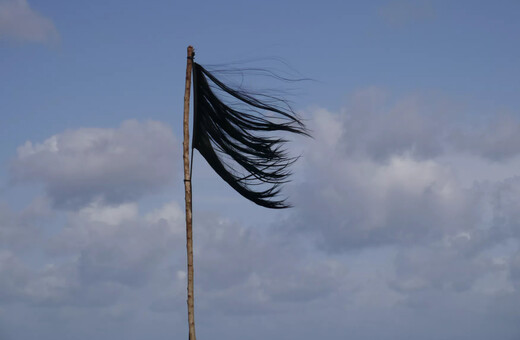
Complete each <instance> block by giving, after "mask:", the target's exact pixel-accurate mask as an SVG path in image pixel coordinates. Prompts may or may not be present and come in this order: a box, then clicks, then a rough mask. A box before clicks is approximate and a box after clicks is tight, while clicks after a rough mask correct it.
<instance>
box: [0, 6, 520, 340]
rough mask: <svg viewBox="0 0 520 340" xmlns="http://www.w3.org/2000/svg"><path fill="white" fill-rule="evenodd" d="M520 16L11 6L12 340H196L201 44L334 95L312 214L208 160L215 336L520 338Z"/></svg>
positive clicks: (303, 188) (318, 93) (496, 11)
mask: <svg viewBox="0 0 520 340" xmlns="http://www.w3.org/2000/svg"><path fill="white" fill-rule="evenodd" d="M519 10H520V4H519V3H518V2H516V1H500V2H491V1H422V0H417V1H409V0H396V1H371V2H346V1H327V2H301V1H299V2H297V1H257V2H244V1H217V2H215V1H211V2H210V1H203V2H178V3H177V2H174V1H154V2H144V1H143V2H139V1H119V0H114V1H86V2H81V3H80V2H70V1H68V2H67V1H46V2H36V1H30V0H0V77H1V79H2V81H1V82H0V122H1V124H0V338H2V339H8V340H11V339H16V340H17V339H24V340H25V339H91V338H97V339H114V338H115V339H117V338H127V339H142V338H145V337H146V338H157V339H171V338H172V337H173V338H175V339H176V338H184V337H186V336H187V327H186V326H187V322H186V316H185V314H186V313H185V312H186V306H185V296H184V295H185V258H184V256H185V255H184V252H185V250H184V242H185V241H184V231H183V228H184V225H183V223H184V220H183V215H182V209H183V190H182V185H181V184H182V181H181V176H180V174H181V167H182V164H181V143H180V141H181V139H182V135H181V124H182V123H181V122H182V104H183V94H184V93H183V87H184V74H185V64H186V47H187V46H188V45H190V44H191V45H193V46H194V47H195V49H196V60H197V61H198V62H199V63H201V64H202V65H205V64H218V63H230V62H231V63H232V62H235V61H241V60H248V61H251V64H252V65H255V63H257V64H258V63H261V62H262V60H266V59H269V58H281V59H283V60H284V61H285V62H286V63H287V64H288V65H289V67H290V69H289V70H290V71H291V72H294V73H296V74H297V75H301V76H303V77H308V78H312V79H313V81H304V82H298V83H297V84H296V85H297V91H296V95H294V96H293V97H291V100H293V102H294V107H295V109H297V110H298V111H300V112H301V114H302V115H303V116H304V117H305V118H306V119H307V121H308V122H309V127H310V128H311V129H312V131H313V134H314V139H312V140H305V139H297V140H295V143H293V144H292V148H293V149H294V151H295V153H297V152H301V153H302V155H303V157H302V158H301V159H300V161H299V162H298V164H296V167H295V169H294V170H295V180H294V182H293V183H292V184H291V185H289V186H287V187H286V192H287V194H288V195H289V196H290V200H291V201H292V202H293V204H294V205H295V207H294V208H293V209H291V210H287V211H282V212H279V211H275V212H273V211H270V210H266V209H262V208H259V207H256V206H254V205H253V204H251V203H249V202H247V201H245V200H243V199H242V198H241V197H239V196H238V195H237V194H236V193H234V192H233V191H232V190H230V189H229V188H227V187H226V185H225V184H224V183H222V181H221V180H220V179H218V178H217V177H216V175H214V174H213V173H212V171H211V169H209V168H208V167H207V166H206V165H205V164H204V161H203V159H202V158H201V157H199V156H198V155H196V157H195V166H196V167H195V170H194V190H195V192H194V194H195V196H194V202H195V203H194V204H195V242H196V253H195V261H196V280H197V281H196V294H197V295H196V297H197V300H196V306H197V314H196V322H197V331H198V336H199V338H208V337H210V336H211V337H212V338H215V339H239V338H243V337H247V338H250V339H264V338H266V337H271V338H272V337H274V338H280V339H304V340H305V339H314V338H316V337H323V336H324V335H325V336H328V337H329V338H333V339H344V338H346V337H348V338H351V339H359V340H365V339H366V340H368V339H396V338H398V339H406V338H413V339H441V338H442V339H477V340H478V339H489V338H494V339H511V340H513V339H518V337H519V336H520V328H519V327H518V325H517V320H518V318H519V317H520V309H519V308H518V306H519V305H520V304H519V302H520V250H519V245H520V244H519V241H520V214H519V211H520V210H519V208H520V177H518V175H519V174H520V137H518V136H520V116H519V112H520V99H519V96H518V93H520V80H519V79H520V68H519V67H518V60H519V57H520V47H519V44H518V43H517V36H518V35H519V33H520V23H519V22H518V20H517V17H518V15H517V13H518V11H519ZM266 84H267V85H269V84H268V83H266ZM253 85H254V84H253ZM264 85H265V84H264V83H262V86H264ZM275 85H279V84H275ZM282 85H283V84H282Z"/></svg>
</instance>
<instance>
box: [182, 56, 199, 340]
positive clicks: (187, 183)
mask: <svg viewBox="0 0 520 340" xmlns="http://www.w3.org/2000/svg"><path fill="white" fill-rule="evenodd" d="M194 55H195V53H194V52H193V47H192V46H188V60H187V64H186V88H185V92H184V142H183V143H182V145H183V149H184V155H183V158H184V192H185V199H186V252H187V258H188V299H187V303H188V325H189V340H196V337H195V316H194V309H195V308H194V305H195V303H194V299H193V234H192V211H191V175H190V88H191V69H192V67H193V56H194Z"/></svg>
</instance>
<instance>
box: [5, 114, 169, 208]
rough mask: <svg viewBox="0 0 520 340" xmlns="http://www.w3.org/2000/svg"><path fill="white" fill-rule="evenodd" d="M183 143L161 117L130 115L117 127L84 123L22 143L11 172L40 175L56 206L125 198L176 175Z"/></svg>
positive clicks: (18, 176) (19, 176)
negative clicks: (142, 119) (136, 118)
mask: <svg viewBox="0 0 520 340" xmlns="http://www.w3.org/2000/svg"><path fill="white" fill-rule="evenodd" d="M177 149H178V144H177V142H176V140H175V138H174V136H173V134H172V132H171V129H170V128H169V127H167V126H166V125H164V124H162V123H159V122H145V123H140V122H137V121H126V122H124V123H122V124H121V126H120V127H119V128H116V129H101V128H84V129H78V130H69V131H65V132H63V133H60V134H57V135H54V136H52V137H50V138H49V139H47V140H45V141H44V142H42V143H32V142H31V141H27V142H26V143H25V144H24V145H22V146H20V147H19V148H18V156H17V158H16V159H15V160H14V161H13V164H12V167H11V173H12V176H13V178H14V179H15V180H16V181H21V182H23V181H37V182H41V183H43V184H44V185H45V188H46V192H47V195H48V196H49V197H50V198H51V199H52V201H53V202H54V204H55V205H56V206H57V207H62V208H78V207H81V206H84V205H86V204H89V203H90V202H93V201H95V200H103V201H105V202H107V203H113V204H116V203H120V202H127V201H131V200H136V199H138V198H140V197H142V196H143V195H145V194H149V193H153V192H157V191H159V190H160V189H161V188H164V186H165V185H167V184H169V183H170V182H171V181H172V179H173V178H174V177H175V174H176V171H177V168H176V167H175V164H176V160H177V159H178V158H179V157H177V155H178V150H177Z"/></svg>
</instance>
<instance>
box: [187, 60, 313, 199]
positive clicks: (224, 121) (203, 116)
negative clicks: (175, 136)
mask: <svg viewBox="0 0 520 340" xmlns="http://www.w3.org/2000/svg"><path fill="white" fill-rule="evenodd" d="M213 89H217V90H218V91H222V92H223V93H224V94H226V95H227V97H228V98H231V99H233V100H234V101H236V102H238V103H239V104H240V105H238V106H237V105H232V104H226V103H225V102H224V100H223V99H222V98H219V97H218V96H217V95H216V93H215V91H213ZM193 91H194V101H193V102H194V104H193V105H194V122H193V142H192V148H194V149H197V150H199V152H200V153H201V155H202V156H203V157H204V158H205V159H206V161H207V162H208V163H209V165H210V166H211V167H212V168H213V170H215V172H216V173H217V174H218V175H219V176H220V177H221V178H222V179H223V180H224V181H226V182H227V183H228V184H229V185H230V186H231V187H232V188H233V189H235V190H236V191H237V192H238V193H239V194H241V195H242V196H244V197H245V198H247V199H248V200H250V201H252V202H254V203H256V204H258V205H260V206H263V207H267V208H273V209H281V208H288V207H290V205H289V204H288V203H287V202H286V199H285V198H283V197H280V191H281V185H282V184H284V183H286V182H288V180H289V176H290V175H291V172H290V169H289V167H290V165H291V164H293V163H294V162H295V161H296V160H297V158H298V157H291V156H289V155H288V152H287V150H286V149H285V148H284V144H285V143H286V142H287V140H286V139H285V138H284V137H283V136H280V133H284V132H289V133H294V134H299V135H305V136H309V133H308V130H307V129H306V127H305V125H304V124H303V122H302V121H301V119H299V118H298V116H297V115H296V114H295V112H294V111H293V110H292V109H291V108H290V106H288V105H284V104H285V101H283V100H281V99H278V98H275V97H273V96H266V95H264V96H262V95H260V96H258V95H253V94H251V93H249V92H247V91H244V90H241V89H233V88H231V87H229V86H228V85H226V84H224V83H223V82H221V81H220V80H218V79H217V78H216V77H215V76H214V74H212V73H210V72H209V71H208V70H206V69H205V68H204V67H202V66H201V65H199V64H197V63H195V62H194V63H193Z"/></svg>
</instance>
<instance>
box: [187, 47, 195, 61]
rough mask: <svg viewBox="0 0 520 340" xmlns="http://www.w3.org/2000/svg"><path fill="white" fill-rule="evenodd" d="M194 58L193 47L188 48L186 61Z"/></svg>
mask: <svg viewBox="0 0 520 340" xmlns="http://www.w3.org/2000/svg"><path fill="white" fill-rule="evenodd" d="M194 56H195V51H194V50H193V46H191V45H190V46H188V59H191V60H193V57H194Z"/></svg>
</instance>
